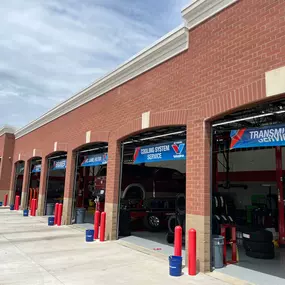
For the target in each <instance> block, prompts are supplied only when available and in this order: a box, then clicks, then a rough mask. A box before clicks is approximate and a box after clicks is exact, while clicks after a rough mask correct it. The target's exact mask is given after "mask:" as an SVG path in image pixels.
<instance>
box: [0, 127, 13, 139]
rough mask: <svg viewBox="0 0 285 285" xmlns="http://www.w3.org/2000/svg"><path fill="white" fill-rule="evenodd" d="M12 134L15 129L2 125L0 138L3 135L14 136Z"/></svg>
mask: <svg viewBox="0 0 285 285" xmlns="http://www.w3.org/2000/svg"><path fill="white" fill-rule="evenodd" d="M14 133H15V128H13V127H11V126H8V125H4V126H3V127H1V128H0V136H2V135H4V134H14Z"/></svg>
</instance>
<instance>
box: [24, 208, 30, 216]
mask: <svg viewBox="0 0 285 285" xmlns="http://www.w3.org/2000/svg"><path fill="white" fill-rule="evenodd" d="M23 216H24V217H28V216H29V210H28V209H25V210H23Z"/></svg>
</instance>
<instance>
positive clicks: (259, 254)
mask: <svg viewBox="0 0 285 285" xmlns="http://www.w3.org/2000/svg"><path fill="white" fill-rule="evenodd" d="M245 254H246V255H247V256H249V257H252V258H258V259H273V258H274V257H275V253H274V251H272V252H270V253H264V252H252V251H246V252H245Z"/></svg>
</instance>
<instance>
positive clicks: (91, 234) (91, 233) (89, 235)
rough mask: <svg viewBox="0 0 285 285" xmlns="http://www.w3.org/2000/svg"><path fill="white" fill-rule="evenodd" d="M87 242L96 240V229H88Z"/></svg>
mask: <svg viewBox="0 0 285 285" xmlns="http://www.w3.org/2000/svg"><path fill="white" fill-rule="evenodd" d="M85 238H86V242H92V241H93V240H94V230H86V237H85Z"/></svg>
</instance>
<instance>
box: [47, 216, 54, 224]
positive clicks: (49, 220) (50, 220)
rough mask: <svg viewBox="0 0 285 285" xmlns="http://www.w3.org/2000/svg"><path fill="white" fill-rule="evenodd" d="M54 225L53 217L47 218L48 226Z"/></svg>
mask: <svg viewBox="0 0 285 285" xmlns="http://www.w3.org/2000/svg"><path fill="white" fill-rule="evenodd" d="M53 225H54V217H48V226H53Z"/></svg>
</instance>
